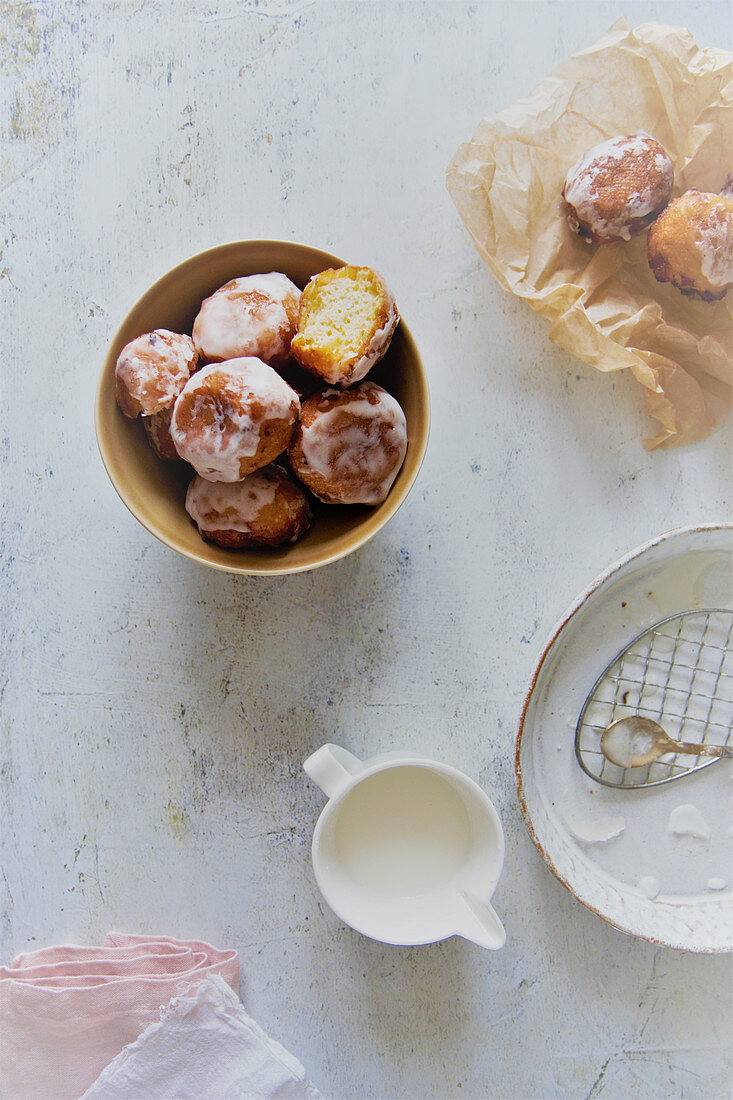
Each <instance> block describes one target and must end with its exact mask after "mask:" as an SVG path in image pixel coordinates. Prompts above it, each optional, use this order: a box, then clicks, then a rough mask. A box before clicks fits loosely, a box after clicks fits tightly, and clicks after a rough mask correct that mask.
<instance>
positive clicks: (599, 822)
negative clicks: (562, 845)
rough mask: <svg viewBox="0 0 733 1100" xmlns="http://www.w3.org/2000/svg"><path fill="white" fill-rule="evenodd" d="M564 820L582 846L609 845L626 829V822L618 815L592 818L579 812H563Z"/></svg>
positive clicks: (569, 810) (568, 810)
mask: <svg viewBox="0 0 733 1100" xmlns="http://www.w3.org/2000/svg"><path fill="white" fill-rule="evenodd" d="M562 816H563V820H564V822H565V825H566V827H567V829H568V832H569V833H570V834H571V836H574V837H575V839H576V840H579V841H580V842H581V843H582V844H607V843H608V841H609V840H614V839H615V838H616V837H617V836H620V835H621V833H622V832H623V831H624V829H625V828H626V822H625V821H624V819H623V818H622V817H619V816H618V815H617V814H607V815H605V814H604V815H599V816H597V817H596V816H590V815H586V814H584V813H581V812H579V811H577V810H571V809H567V810H564V811H563V814H562Z"/></svg>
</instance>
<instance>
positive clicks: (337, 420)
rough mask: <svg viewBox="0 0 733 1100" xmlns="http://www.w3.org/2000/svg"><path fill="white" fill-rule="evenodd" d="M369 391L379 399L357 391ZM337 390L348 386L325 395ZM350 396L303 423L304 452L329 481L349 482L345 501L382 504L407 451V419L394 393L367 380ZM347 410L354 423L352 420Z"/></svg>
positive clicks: (326, 395) (306, 458)
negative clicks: (365, 395) (347, 399)
mask: <svg viewBox="0 0 733 1100" xmlns="http://www.w3.org/2000/svg"><path fill="white" fill-rule="evenodd" d="M365 391H367V392H371V393H376V394H378V396H379V401H378V402H377V403H375V404H372V402H370V401H369V400H368V399H367V398H366V397H361V396H357V395H360V394H361V393H363V392H365ZM336 394H338V395H340V396H342V391H340V390H326V391H324V394H323V396H324V397H328V396H334V395H336ZM349 395H350V397H351V399H350V400H349V402H348V405H347V406H344V404H338V405H335V406H334V407H333V408H332V409H327V410H325V411H323V412H319V413H318V415H317V416H316V418H315V419H314V421H313V423H312V424H310V425H308V426H307V427H306V426H305V425H303V426H302V432H301V441H300V446H301V449H302V452H303V457H304V458H305V460H306V462H307V463H308V466H309V467H310V468H311V469H312V470H314V471H315V472H316V473H318V474H320V475H321V476H322V477H324V478H326V479H327V480H328V481H329V482H341V481H344V482H346V485H347V488H346V489H345V490H344V492H343V495H342V494H341V489H340V491H339V496H340V499H341V502H342V503H343V504H380V503H381V502H382V501H383V500H384V499H385V498H386V497H387V494H388V493H389V490H390V489H391V487H392V483H393V482H394V480H395V478H396V477H397V474H398V473H399V471H400V467H401V466H402V463H403V462H404V459H405V454H406V453H407V421H406V420H405V414H404V413H403V411H402V409H401V408H400V406H399V404H398V402H397V401H396V400H395V399H394V397H392V395H391V394H389V393H387V391H386V390H383V389H382V387H381V386H377V385H375V383H374V382H363V383H362V384H361V385H360V386H359V387H357V388H356V389H355V390H351V391H349ZM352 395H353V397H352ZM347 409H348V411H349V413H350V414H352V415H353V417H354V420H353V421H352V422H349V421H348V420H347V419H346V410H347ZM357 417H358V418H359V419H358V420H357V419H356V418H357ZM362 418H363V419H362ZM364 421H366V423H364ZM349 486H350V487H351V489H350V490H349V488H348V487H349Z"/></svg>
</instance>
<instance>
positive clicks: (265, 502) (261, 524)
mask: <svg viewBox="0 0 733 1100" xmlns="http://www.w3.org/2000/svg"><path fill="white" fill-rule="evenodd" d="M186 511H187V512H188V514H189V515H190V517H191V519H192V520H193V521H194V523H195V524H196V526H197V527H198V529H199V532H200V534H201V536H202V537H203V538H204V539H205V540H206V541H207V542H214V543H216V544H217V545H218V546H225V547H229V548H231V549H240V548H244V547H247V546H281V545H282V544H283V543H292V542H295V541H296V540H297V539H299V538H300V537H301V536H302V535H303V534H305V532H306V531H307V530H308V528H309V526H310V523H311V518H312V517H311V510H310V507H309V505H308V500H307V497H306V495H305V493H304V492H303V490H302V488H301V487H300V486H299V485H298V484H297V482H296V481H295V480H294V479H293V478H292V477H291V476H290V474H288V473H286V471H285V470H283V469H282V468H281V467H280V466H277V465H275V464H271V465H269V466H264V467H263V468H262V469H260V470H255V471H254V473H251V474H248V475H247V477H246V478H244V479H243V480H242V481H237V482H212V481H206V480H205V479H204V478H202V477H199V476H196V477H195V478H194V479H193V481H192V482H191V484H190V485H189V487H188V492H187V493H186Z"/></svg>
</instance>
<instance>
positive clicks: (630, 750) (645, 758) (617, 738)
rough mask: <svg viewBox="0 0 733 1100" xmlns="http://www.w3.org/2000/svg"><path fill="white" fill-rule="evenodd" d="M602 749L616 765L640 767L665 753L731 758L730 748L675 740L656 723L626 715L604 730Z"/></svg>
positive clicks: (635, 715) (732, 755) (731, 751)
mask: <svg viewBox="0 0 733 1100" xmlns="http://www.w3.org/2000/svg"><path fill="white" fill-rule="evenodd" d="M601 752H602V753H603V755H604V756H605V757H606V759H607V760H610V761H611V763H612V764H616V765H617V766H618V767H619V768H643V767H645V766H646V765H647V764H652V763H653V762H654V761H655V760H659V758H660V757H661V756H665V755H666V754H667V753H682V754H685V753H689V754H690V755H693V756H718V757H719V756H725V757H733V747H731V746H727V745H704V744H695V743H694V742H690V741H675V740H674V739H673V738H671V737H670V736H669V734H668V733H667V731H666V730H664V729H663V728H662V727H661V726H660V725H659V722H655V721H654V720H653V719H652V718H642V717H640V716H639V715H638V714H629V715H626V717H625V718H617V719H616V721H615V722H611V724H610V725H609V726H606V729H605V730H604V731H603V734H602V736H601Z"/></svg>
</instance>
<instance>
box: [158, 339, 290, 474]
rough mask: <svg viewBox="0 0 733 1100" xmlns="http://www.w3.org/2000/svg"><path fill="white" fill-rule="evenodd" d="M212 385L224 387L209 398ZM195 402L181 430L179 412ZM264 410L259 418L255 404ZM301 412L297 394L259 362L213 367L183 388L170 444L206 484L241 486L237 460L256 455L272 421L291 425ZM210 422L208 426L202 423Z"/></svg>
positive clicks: (246, 359)
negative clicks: (190, 417)
mask: <svg viewBox="0 0 733 1100" xmlns="http://www.w3.org/2000/svg"><path fill="white" fill-rule="evenodd" d="M211 379H221V380H222V381H223V382H224V383H225V390H224V393H223V394H222V393H212V391H211V388H210V385H209V383H210V380H211ZM190 397H193V418H194V424H193V426H190V427H188V428H184V427H182V426H181V424H180V422H179V421H180V412H181V409H182V402H183V400H184V399H186V401H188V399H189V398H190ZM254 402H256V403H257V405H258V406H264V413H262V412H257V413H255V410H254V408H253V403H254ZM299 409H300V401H299V399H298V395H297V394H296V392H295V390H293V389H291V388H290V386H289V385H288V384H287V382H286V381H285V380H284V379H283V378H281V377H280V375H279V374H277V373H276V371H274V370H273V369H272V367H268V365H267V364H266V363H263V362H262V360H261V359H257V358H254V357H252V356H250V357H243V358H239V359H230V360H227V361H226V362H224V363H211V364H210V365H209V366H208V367H204V368H203V369H202V370H200V371H199V372H198V374H195V375H194V376H193V377H192V378H191V379H190V380H189V382H188V383H187V384H186V385H185V386H184V388H183V392H182V393H181V395H180V397H179V399H178V400H177V401H176V404H175V406H174V409H173V416H172V418H171V438H172V439H173V442H174V444H175V446H176V450H177V451H178V453H179V455H180V456H181V458H183V459H185V461H186V462H190V463H191V465H192V466H193V468H194V469H195V470H196V472H197V473H198V474H200V475H201V476H202V477H204V478H206V479H207V480H209V481H225V482H231V481H239V480H240V459H241V458H251V457H252V456H253V455H255V454H256V453H257V450H258V447H259V444H260V440H261V438H262V429H263V425H264V424H266V422H267V421H268V420H272V419H288V418H292V419H294V418H295V416H297V413H298V411H299ZM204 416H206V418H208V417H209V416H211V421H212V422H211V423H210V424H206V423H204Z"/></svg>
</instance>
